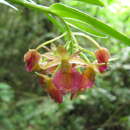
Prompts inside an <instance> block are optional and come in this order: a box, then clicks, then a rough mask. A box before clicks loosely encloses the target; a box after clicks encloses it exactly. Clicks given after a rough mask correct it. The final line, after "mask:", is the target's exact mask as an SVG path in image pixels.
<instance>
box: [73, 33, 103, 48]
mask: <svg viewBox="0 0 130 130" xmlns="http://www.w3.org/2000/svg"><path fill="white" fill-rule="evenodd" d="M73 35H77V36H82V37H84V38H86V39H88V40H89V41H91V43H93V44H94V45H95V46H96V47H97V48H99V49H100V48H101V46H100V45H99V44H98V43H97V42H96V41H95V40H94V39H93V38H91V37H90V36H88V35H86V34H84V33H79V32H77V33H73Z"/></svg>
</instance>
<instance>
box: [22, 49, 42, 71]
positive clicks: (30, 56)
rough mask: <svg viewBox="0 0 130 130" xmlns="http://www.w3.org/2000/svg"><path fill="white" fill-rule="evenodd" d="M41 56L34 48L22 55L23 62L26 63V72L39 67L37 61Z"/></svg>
mask: <svg viewBox="0 0 130 130" xmlns="http://www.w3.org/2000/svg"><path fill="white" fill-rule="evenodd" d="M40 58H41V54H40V53H39V52H37V51H36V50H35V49H31V50H29V51H28V52H27V53H26V54H25V55H24V62H25V63H26V70H27V71H28V72H32V71H33V70H37V69H39V65H38V62H39V60H40Z"/></svg>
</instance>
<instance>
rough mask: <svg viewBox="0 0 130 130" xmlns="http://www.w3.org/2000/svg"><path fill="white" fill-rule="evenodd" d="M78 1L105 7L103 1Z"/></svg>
mask: <svg viewBox="0 0 130 130" xmlns="http://www.w3.org/2000/svg"><path fill="white" fill-rule="evenodd" d="M76 1H81V2H84V3H89V4H92V5H98V6H104V3H103V2H102V1H101V0H76Z"/></svg>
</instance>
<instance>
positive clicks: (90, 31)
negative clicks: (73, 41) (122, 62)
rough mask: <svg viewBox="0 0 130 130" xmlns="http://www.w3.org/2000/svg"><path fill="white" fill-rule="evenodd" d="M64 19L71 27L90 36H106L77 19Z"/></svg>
mask: <svg viewBox="0 0 130 130" xmlns="http://www.w3.org/2000/svg"><path fill="white" fill-rule="evenodd" d="M65 21H66V22H67V23H68V24H69V25H70V26H72V27H74V28H77V29H79V30H80V31H83V32H86V33H88V34H90V35H92V36H96V37H106V36H105V35H104V34H103V33H101V32H99V31H97V30H96V29H94V28H93V27H91V26H90V25H89V24H87V23H85V22H82V21H80V20H77V19H72V18H65Z"/></svg>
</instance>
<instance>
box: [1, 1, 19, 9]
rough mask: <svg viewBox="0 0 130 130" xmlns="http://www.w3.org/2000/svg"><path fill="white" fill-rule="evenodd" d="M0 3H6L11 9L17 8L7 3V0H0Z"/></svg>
mask: <svg viewBox="0 0 130 130" xmlns="http://www.w3.org/2000/svg"><path fill="white" fill-rule="evenodd" d="M0 3H2V4H4V5H7V6H9V7H11V8H13V9H15V10H17V8H16V7H14V6H13V5H11V4H9V3H8V2H7V1H5V0H0Z"/></svg>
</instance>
